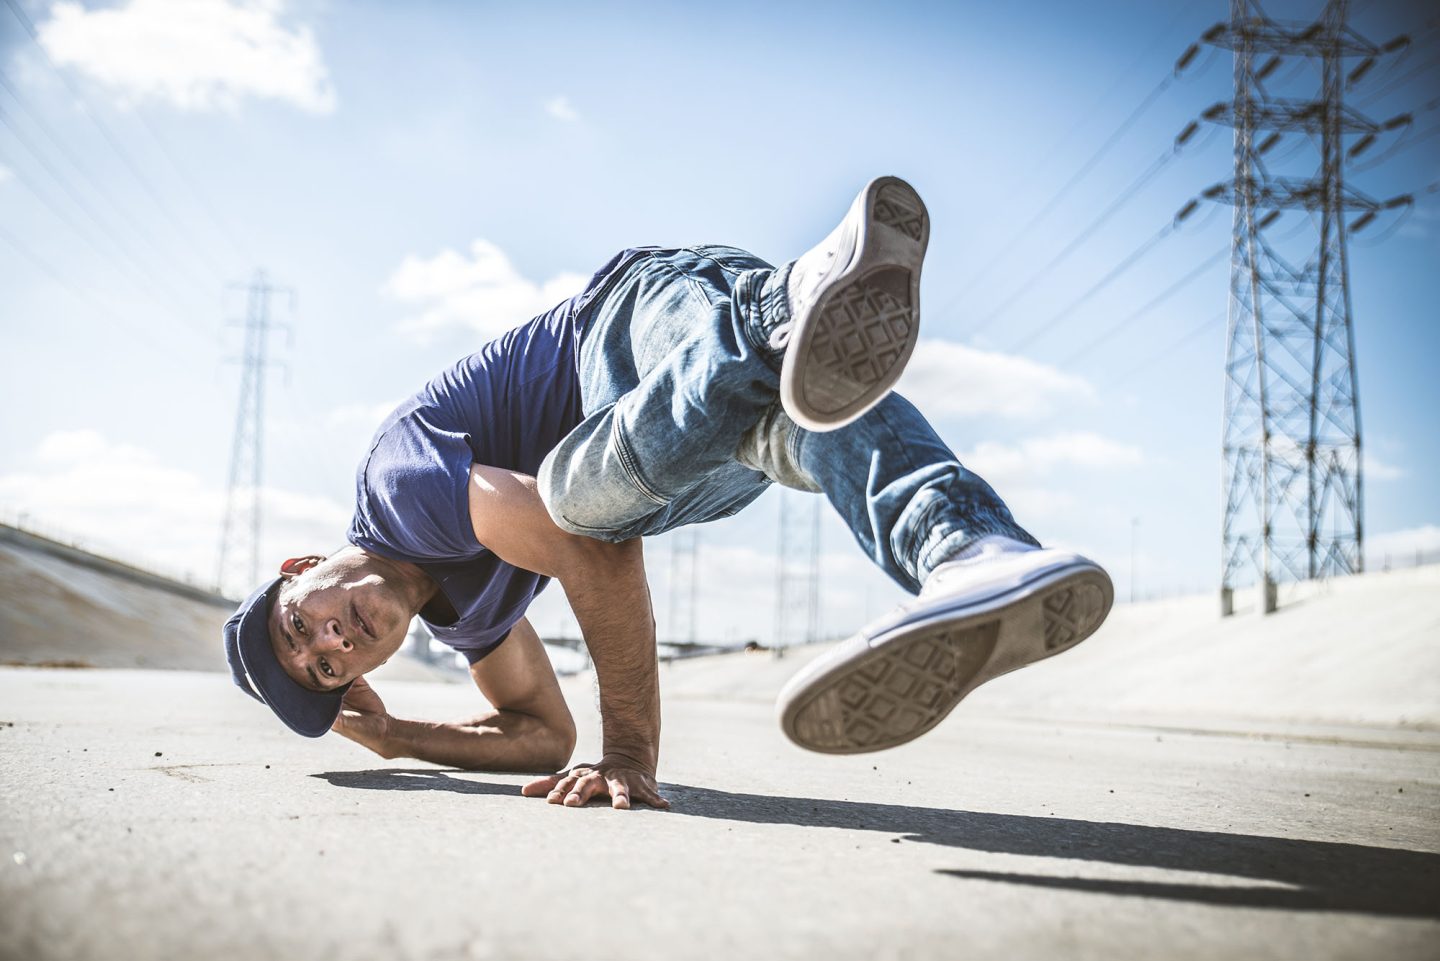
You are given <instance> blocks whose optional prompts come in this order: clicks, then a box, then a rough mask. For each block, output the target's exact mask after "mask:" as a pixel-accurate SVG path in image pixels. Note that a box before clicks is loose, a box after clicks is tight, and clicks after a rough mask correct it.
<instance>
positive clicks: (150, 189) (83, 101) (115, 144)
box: [4, 0, 225, 281]
mask: <svg viewBox="0 0 1440 961" xmlns="http://www.w3.org/2000/svg"><path fill="white" fill-rule="evenodd" d="M4 2H5V5H6V6H8V7H9V8H10V12H11V13H13V14H14V15H15V19H17V20H19V21H20V25H21V26H22V27H24V28H25V32H26V33H27V34H29V36H30V40H31V41H32V42H33V43H34V44H35V49H37V50H38V51H40V56H41V57H43V58H44V60H45V62H46V63H47V64H48V65H49V66H50V69H51V70H52V71H53V72H54V73H55V76H57V77H59V78H60V82H61V83H63V84H64V85H65V89H66V90H68V91H69V92H70V94H71V96H73V97H74V98H75V101H76V105H77V106H78V107H79V108H80V112H81V113H83V114H85V116H86V117H87V118H88V119H89V120H90V122H91V123H92V124H94V125H95V129H96V130H99V131H100V135H101V136H102V137H104V138H105V142H106V143H107V144H109V145H110V149H111V150H113V151H114V152H115V155H116V156H118V157H119V158H120V160H121V162H122V163H123V164H124V165H125V167H126V169H127V170H129V171H130V174H131V175H132V176H133V177H134V178H135V180H136V181H137V182H138V183H139V184H140V186H141V188H143V189H144V191H145V192H146V194H148V195H149V197H150V199H151V200H152V201H153V202H154V204H155V207H156V209H157V210H159V211H160V213H161V214H162V215H163V216H164V217H165V219H166V220H168V221H170V224H171V225H172V226H173V227H174V228H175V229H176V230H177V231H178V232H179V233H180V234H181V235H182V236H184V237H185V239H186V241H187V246H188V247H189V249H190V250H191V251H192V253H193V254H194V256H195V257H196V259H197V260H199V261H200V262H202V263H203V264H204V265H205V267H206V268H207V269H209V270H210V271H211V272H212V273H214V275H215V277H216V278H217V279H218V280H222V281H223V280H224V277H225V272H224V271H223V270H222V269H221V268H220V267H219V266H218V265H217V264H216V263H215V261H213V260H211V259H210V257H209V255H208V254H206V253H205V251H204V248H203V247H202V246H201V245H200V244H199V243H197V242H196V241H195V238H194V237H193V236H191V234H190V231H189V230H187V229H186V228H185V227H184V225H182V224H181V223H180V221H179V220H178V219H176V217H175V215H174V214H173V213H172V212H171V211H170V207H169V205H168V204H166V203H165V200H164V198H163V197H161V195H160V193H159V191H157V190H156V189H155V187H154V185H153V184H151V183H150V180H149V178H148V177H146V176H145V174H144V172H143V171H142V170H141V169H140V166H139V165H138V164H137V163H136V162H135V160H134V159H133V158H132V157H131V156H130V153H129V151H127V150H126V149H125V148H124V147H123V146H121V144H120V141H119V139H118V138H117V137H116V136H115V134H114V133H113V132H112V131H111V130H110V128H109V126H108V125H107V124H105V123H104V122H103V121H102V120H101V119H100V117H99V115H98V114H97V113H96V111H94V110H92V109H91V108H90V104H89V98H87V97H86V96H85V94H84V92H83V91H81V90H80V89H79V88H78V87H77V86H76V85H75V84H73V83H72V82H71V81H70V78H69V76H67V75H66V74H65V72H64V71H62V70H61V69H60V68H59V67H58V66H57V65H56V63H55V61H53V60H51V59H50V54H49V53H48V52H47V51H46V50H45V46H44V45H43V44H42V43H41V42H40V35H39V33H37V32H36V30H35V25H34V24H33V23H32V22H31V21H30V18H29V17H28V16H26V15H25V11H23V10H21V9H20V6H19V4H17V3H16V2H15V0H4Z"/></svg>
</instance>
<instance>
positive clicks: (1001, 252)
mask: <svg viewBox="0 0 1440 961" xmlns="http://www.w3.org/2000/svg"><path fill="white" fill-rule="evenodd" d="M1174 81H1175V77H1174V75H1173V74H1171V75H1167V76H1166V77H1165V78H1164V79H1163V80H1161V81H1160V83H1158V84H1157V85H1156V86H1155V88H1154V89H1153V90H1151V91H1150V92H1149V93H1148V94H1146V96H1145V99H1144V100H1142V101H1140V105H1139V106H1138V107H1136V108H1135V109H1134V110H1132V111H1131V112H1130V115H1129V116H1128V117H1126V118H1125V119H1124V120H1123V121H1122V122H1121V123H1120V126H1119V127H1117V128H1116V129H1115V131H1114V132H1113V133H1112V134H1111V135H1110V136H1109V137H1108V138H1106V140H1105V142H1104V143H1102V144H1101V145H1100V148H1099V149H1098V150H1096V151H1095V153H1093V154H1091V156H1090V159H1088V160H1086V161H1085V163H1083V164H1081V165H1080V169H1079V170H1077V171H1076V172H1075V173H1074V174H1072V175H1071V176H1070V179H1069V180H1067V181H1065V183H1064V184H1063V185H1061V187H1060V189H1059V190H1057V191H1056V192H1055V193H1054V194H1053V195H1051V197H1050V199H1049V200H1047V201H1046V202H1045V203H1044V204H1043V205H1042V206H1041V207H1040V209H1039V210H1038V211H1036V212H1035V214H1034V215H1033V216H1031V218H1030V219H1029V220H1027V221H1026V222H1025V224H1024V226H1022V227H1021V228H1020V229H1019V230H1018V231H1016V232H1015V233H1014V234H1012V235H1011V236H1010V239H1009V240H1007V241H1006V242H1005V243H1003V244H1001V245H1000V247H999V249H998V250H996V252H995V253H994V255H992V256H991V258H990V259H989V260H988V261H986V262H985V265H984V266H983V267H981V268H980V269H979V270H978V271H977V272H976V273H975V275H974V276H972V277H971V278H970V279H969V280H968V281H966V282H965V285H964V286H963V287H962V288H961V289H960V294H959V295H958V296H957V297H956V298H955V301H953V302H952V303H951V305H950V306H951V307H953V306H954V304H955V303H958V302H959V301H960V300H962V299H964V297H965V295H966V294H968V293H969V292H970V291H971V290H973V289H974V288H975V286H976V284H978V283H980V281H982V280H984V279H985V277H986V276H987V275H988V274H989V272H990V270H991V269H992V268H994V267H995V265H996V264H998V263H1000V261H1001V260H1003V259H1004V258H1005V256H1006V255H1007V254H1009V253H1010V251H1012V250H1014V249H1015V247H1016V245H1017V244H1019V242H1020V241H1021V240H1023V239H1024V238H1025V237H1026V236H1027V235H1028V234H1029V233H1030V231H1032V230H1034V229H1035V227H1036V226H1038V225H1039V224H1040V222H1041V221H1043V220H1044V219H1045V218H1046V217H1047V216H1049V215H1050V211H1052V210H1054V209H1055V207H1056V205H1058V204H1059V203H1060V201H1061V200H1063V199H1064V198H1065V196H1066V194H1068V193H1069V192H1070V190H1071V189H1072V188H1073V187H1074V186H1075V185H1076V184H1078V183H1079V182H1080V181H1081V180H1082V179H1084V177H1085V175H1086V174H1088V173H1089V172H1090V171H1091V170H1093V169H1094V168H1095V165H1096V164H1097V163H1099V162H1100V160H1101V159H1102V158H1104V156H1105V154H1107V153H1109V151H1110V148H1111V147H1113V146H1115V144H1116V143H1117V142H1119V140H1120V138H1121V137H1123V136H1124V135H1125V134H1126V133H1127V132H1128V131H1129V130H1130V128H1131V127H1132V126H1134V124H1135V121H1137V120H1139V119H1140V117H1141V115H1142V114H1144V113H1145V111H1146V110H1148V109H1149V108H1150V105H1151V104H1153V103H1154V102H1155V101H1156V100H1157V99H1159V97H1160V95H1161V94H1163V93H1164V92H1165V91H1166V90H1167V89H1169V87H1170V85H1171V84H1172V83H1173V82H1174ZM945 312H946V313H948V312H949V308H948V307H947V308H946V310H945Z"/></svg>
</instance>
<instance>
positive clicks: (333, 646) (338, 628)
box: [315, 617, 355, 653]
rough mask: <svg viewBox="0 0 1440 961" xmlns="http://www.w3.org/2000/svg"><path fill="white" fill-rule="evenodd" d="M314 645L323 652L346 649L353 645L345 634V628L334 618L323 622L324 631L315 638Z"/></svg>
mask: <svg viewBox="0 0 1440 961" xmlns="http://www.w3.org/2000/svg"><path fill="white" fill-rule="evenodd" d="M315 646H316V647H318V648H320V650H321V652H323V653H330V652H334V651H348V650H350V649H351V648H353V647H354V646H355V645H354V644H351V643H350V639H349V638H348V637H346V636H345V629H344V627H343V626H342V625H341V624H340V621H339V620H337V619H336V618H333V617H332V618H331V619H330V620H328V621H326V622H325V631H324V632H323V633H322V634H320V636H318V637H317V638H315Z"/></svg>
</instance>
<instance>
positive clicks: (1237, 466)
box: [1204, 0, 1388, 614]
mask: <svg viewBox="0 0 1440 961" xmlns="http://www.w3.org/2000/svg"><path fill="white" fill-rule="evenodd" d="M1345 15H1346V2H1345V0H1332V2H1330V3H1328V4H1327V5H1326V6H1325V8H1324V11H1323V13H1322V15H1321V17H1320V19H1319V20H1317V21H1316V22H1314V23H1303V24H1292V23H1280V22H1277V21H1274V20H1271V19H1270V18H1269V17H1267V16H1266V15H1265V14H1264V12H1263V11H1262V10H1261V9H1260V7H1259V4H1258V3H1257V2H1256V0H1231V4H1230V19H1229V22H1228V23H1225V24H1219V25H1217V26H1216V27H1215V28H1213V29H1212V30H1210V31H1209V32H1207V33H1206V35H1205V38H1204V39H1205V40H1206V41H1207V42H1209V43H1212V44H1215V45H1216V46H1219V47H1223V48H1226V49H1229V50H1231V51H1233V53H1234V97H1233V100H1232V101H1231V102H1229V103H1221V104H1216V105H1215V106H1214V107H1211V108H1210V109H1209V110H1207V111H1206V112H1205V114H1204V116H1205V118H1206V119H1207V120H1210V121H1212V122H1216V123H1221V124H1227V125H1230V126H1233V127H1234V131H1235V135H1234V174H1233V177H1232V179H1230V180H1228V181H1226V182H1224V183H1220V184H1216V185H1215V186H1213V187H1211V188H1209V189H1208V190H1206V191H1205V192H1204V196H1205V197H1207V198H1209V199H1211V200H1216V201H1220V202H1224V203H1229V204H1231V205H1233V207H1234V220H1233V227H1232V240H1231V265H1230V308H1229V334H1228V348H1227V354H1226V360H1225V414H1224V417H1225V421H1224V440H1223V465H1224V466H1223V478H1222V485H1223V495H1224V502H1223V503H1224V519H1223V522H1222V530H1221V556H1222V574H1221V608H1222V611H1223V612H1224V613H1226V614H1229V613H1232V612H1233V610H1234V591H1235V588H1236V587H1238V586H1244V585H1245V584H1247V583H1249V582H1250V578H1251V577H1252V576H1253V578H1254V581H1255V582H1258V584H1259V585H1261V591H1260V597H1261V610H1262V611H1264V612H1265V613H1269V612H1271V611H1273V610H1274V609H1275V604H1276V585H1277V583H1278V582H1279V581H1282V580H1304V579H1309V578H1318V577H1326V576H1329V575H1332V574H1351V573H1358V572H1359V571H1361V570H1362V568H1363V564H1364V560H1363V555H1362V548H1363V544H1364V512H1363V498H1362V492H1363V485H1362V470H1361V459H1360V451H1361V443H1360V442H1361V432H1360V394H1359V387H1358V384H1357V381H1356V376H1355V338H1354V332H1353V327H1352V317H1351V311H1350V291H1349V286H1348V269H1347V264H1346V241H1345V235H1346V222H1345V216H1346V214H1347V212H1350V211H1363V212H1365V213H1364V214H1362V216H1365V215H1366V214H1368V215H1369V216H1371V217H1373V215H1374V213H1375V212H1376V211H1379V210H1381V209H1384V208H1386V207H1387V206H1388V205H1387V204H1386V203H1382V202H1380V201H1377V200H1374V199H1372V198H1370V197H1367V196H1365V195H1364V194H1362V193H1360V192H1358V191H1356V190H1354V189H1353V188H1351V187H1349V186H1347V185H1346V183H1345V176H1344V173H1345V161H1346V138H1347V137H1350V138H1354V137H1363V136H1366V135H1372V136H1373V135H1374V134H1376V133H1378V132H1380V131H1381V130H1382V129H1384V125H1382V124H1377V123H1375V122H1374V121H1372V120H1370V119H1369V118H1367V117H1365V116H1363V115H1361V114H1360V113H1357V112H1356V111H1355V110H1354V109H1352V108H1350V107H1346V106H1345V105H1344V104H1343V103H1342V93H1343V90H1344V81H1345V73H1344V70H1345V63H1346V60H1347V58H1354V57H1365V58H1373V57H1375V56H1376V55H1377V54H1379V53H1380V52H1382V51H1381V48H1379V47H1377V46H1376V45H1375V44H1372V43H1370V42H1369V41H1368V40H1366V39H1365V38H1363V37H1361V36H1360V35H1359V34H1357V33H1355V32H1354V31H1353V30H1351V29H1350V28H1349V27H1347V26H1346V23H1345ZM1297 58H1300V59H1297ZM1282 64H1289V65H1291V66H1293V68H1294V69H1295V70H1306V69H1313V68H1315V67H1318V72H1319V92H1318V97H1317V96H1313V95H1309V96H1304V97H1301V98H1290V97H1284V96H1280V95H1279V94H1278V92H1273V91H1271V90H1269V89H1267V82H1269V81H1271V80H1272V79H1273V77H1274V75H1275V74H1276V73H1277V72H1278V71H1279V67H1280V66H1281V65H1282ZM1286 73H1287V74H1289V73H1290V71H1289V70H1287V71H1286ZM1307 93H1308V91H1307ZM1287 134H1290V135H1293V134H1304V135H1306V136H1307V137H1308V140H1309V142H1310V143H1313V144H1314V146H1315V148H1316V149H1317V150H1318V154H1319V156H1318V163H1316V164H1315V165H1314V167H1313V168H1312V167H1310V166H1309V161H1308V160H1304V159H1302V160H1301V161H1299V171H1298V173H1296V174H1291V173H1288V172H1281V171H1280V170H1278V169H1272V163H1271V161H1272V159H1273V158H1271V157H1269V156H1268V155H1269V154H1270V153H1271V151H1272V149H1273V148H1274V146H1275V145H1276V143H1278V142H1279V141H1280V140H1281V138H1282V137H1283V136H1285V135H1287ZM1312 156H1313V155H1312ZM1276 166H1278V165H1276ZM1296 167H1297V164H1293V163H1292V164H1291V165H1290V166H1289V167H1287V171H1289V170H1294V169H1296ZM1284 211H1304V212H1306V214H1308V216H1309V218H1310V220H1311V221H1312V222H1313V229H1306V230H1305V232H1304V234H1303V236H1302V237H1301V238H1299V239H1298V240H1297V239H1295V238H1290V240H1291V243H1290V244H1289V245H1288V246H1286V245H1285V244H1284V241H1283V239H1272V238H1271V237H1270V236H1269V235H1268V234H1267V233H1266V228H1268V227H1270V226H1271V225H1272V224H1273V223H1274V222H1275V221H1276V220H1277V219H1278V218H1279V217H1280V216H1281V214H1282V212H1284Z"/></svg>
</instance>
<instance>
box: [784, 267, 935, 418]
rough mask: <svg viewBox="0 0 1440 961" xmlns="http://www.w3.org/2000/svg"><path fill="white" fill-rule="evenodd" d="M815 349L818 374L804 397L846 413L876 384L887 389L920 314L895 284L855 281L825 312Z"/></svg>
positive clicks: (824, 408) (818, 405)
mask: <svg viewBox="0 0 1440 961" xmlns="http://www.w3.org/2000/svg"><path fill="white" fill-rule="evenodd" d="M817 321H818V322H817V324H816V327H815V337H814V339H813V341H812V342H811V346H810V359H811V361H812V363H813V364H814V365H815V366H814V367H813V368H812V370H813V371H814V372H813V373H812V374H811V376H810V377H809V378H808V379H807V383H806V385H805V399H806V400H807V401H808V402H809V403H810V404H811V405H813V406H814V407H815V408H816V409H817V410H821V411H824V412H827V413H830V412H834V411H839V410H843V409H845V408H846V407H848V406H850V405H852V404H854V403H855V402H856V401H857V400H858V399H859V398H860V397H862V396H864V395H866V394H868V393H870V392H872V391H874V390H875V389H876V387H877V385H881V386H882V387H888V386H889V383H890V382H892V381H893V380H894V379H895V376H896V373H895V368H896V367H897V366H899V365H900V363H901V361H902V360H904V358H905V356H906V350H907V348H908V347H909V344H910V339H911V335H912V330H913V328H914V325H915V312H914V310H913V308H912V306H911V304H910V298H909V297H908V296H904V297H901V296H897V292H896V291H895V290H894V289H893V286H889V285H887V286H881V285H879V284H868V283H864V282H861V283H856V284H851V285H850V286H848V287H846V288H844V289H843V290H838V291H836V292H835V294H834V295H833V296H832V297H831V298H830V300H829V303H827V304H826V305H825V308H824V309H823V310H822V311H821V312H820V315H819V317H818V318H817Z"/></svg>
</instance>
